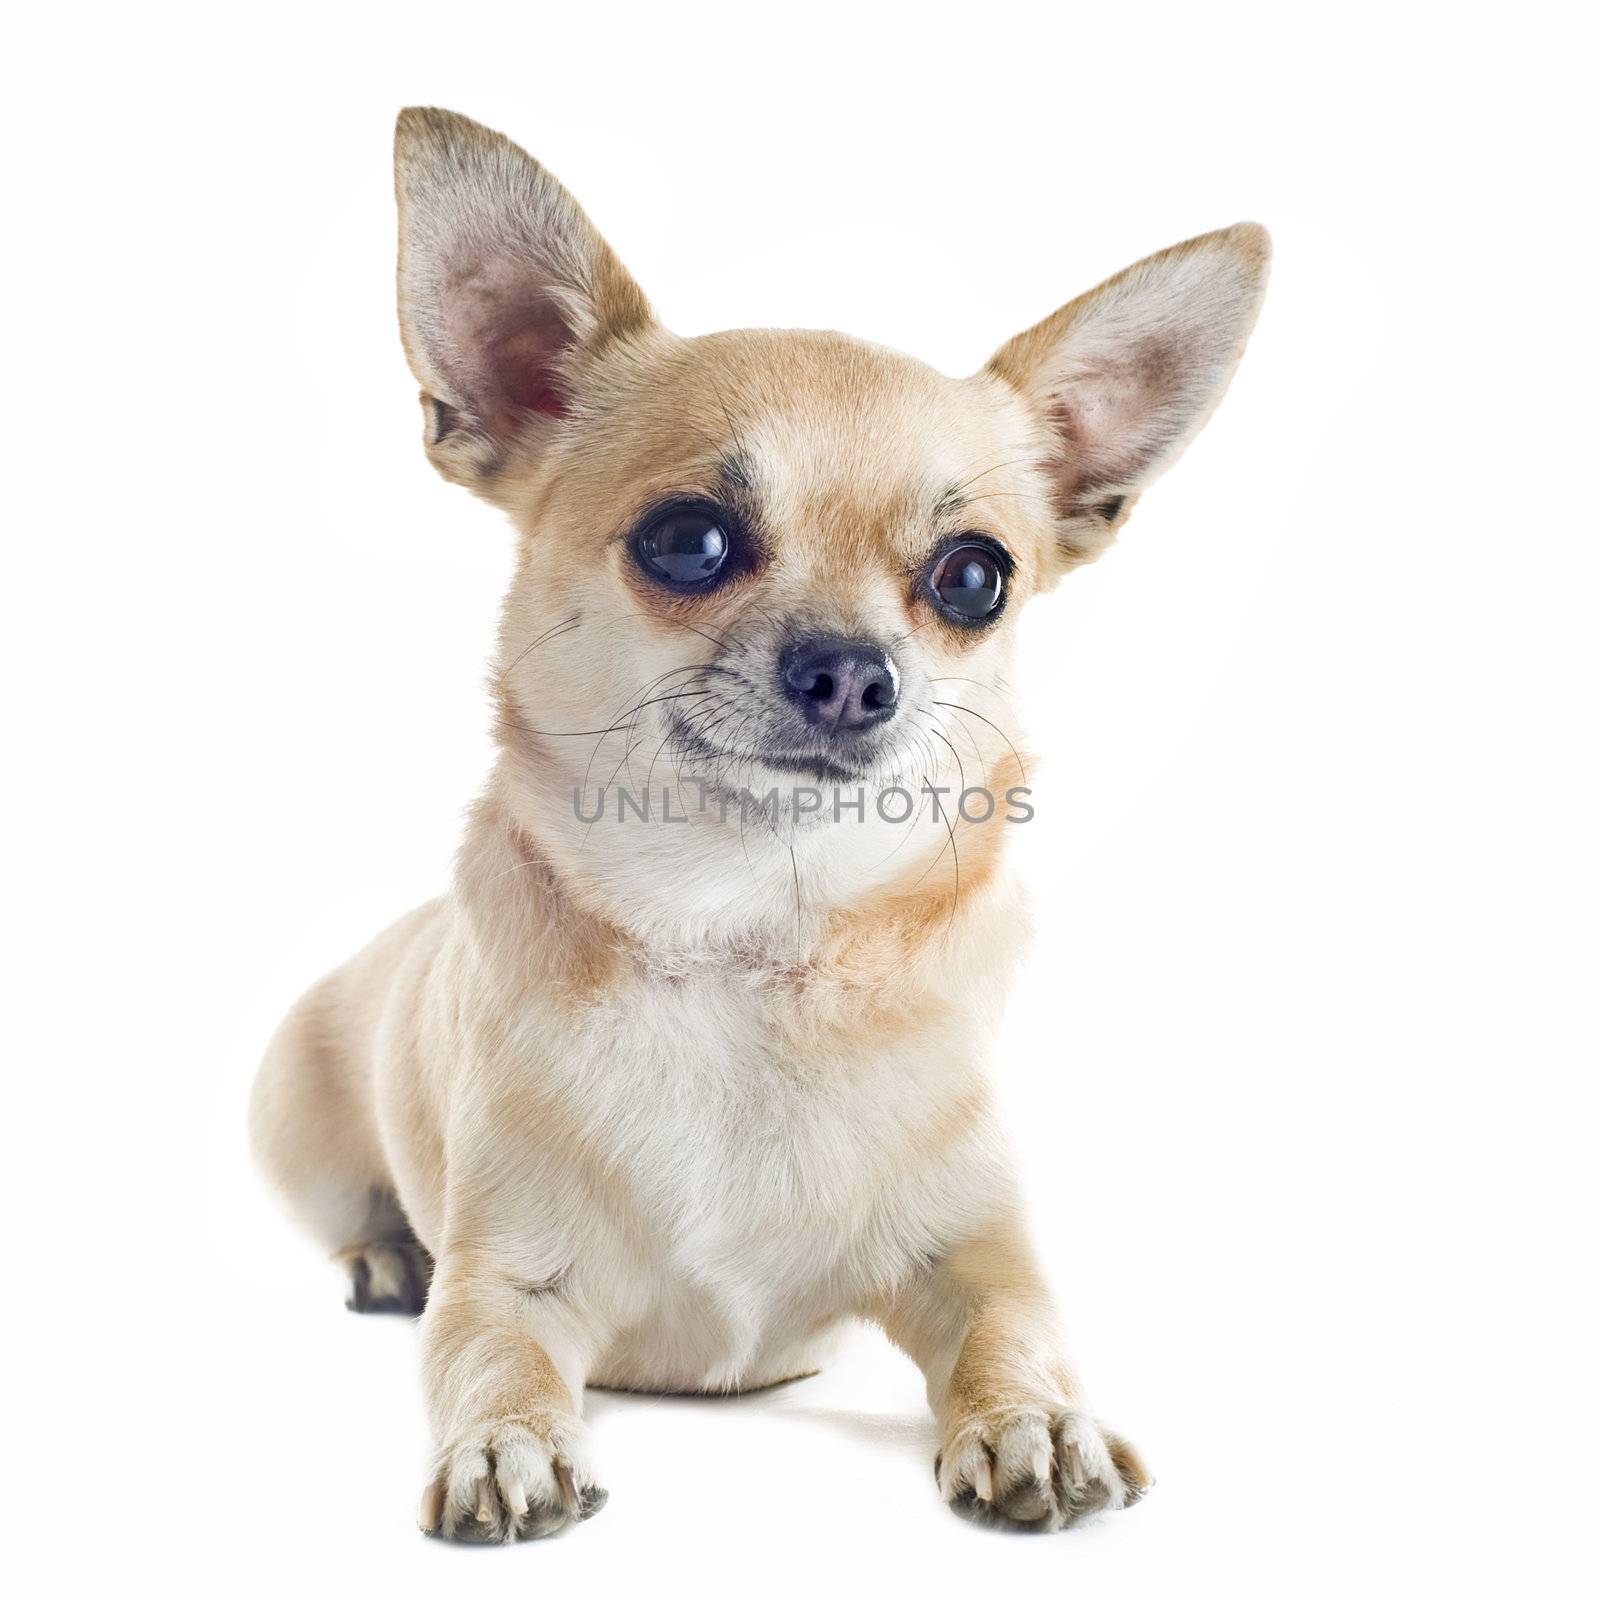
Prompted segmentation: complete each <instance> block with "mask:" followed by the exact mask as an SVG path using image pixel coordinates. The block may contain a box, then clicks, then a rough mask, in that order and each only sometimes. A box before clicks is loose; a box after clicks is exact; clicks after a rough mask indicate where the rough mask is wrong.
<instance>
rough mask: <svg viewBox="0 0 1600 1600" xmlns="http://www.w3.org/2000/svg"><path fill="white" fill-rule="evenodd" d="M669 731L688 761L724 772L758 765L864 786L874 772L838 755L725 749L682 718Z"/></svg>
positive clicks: (765, 748)
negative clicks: (712, 765) (689, 759)
mask: <svg viewBox="0 0 1600 1600" xmlns="http://www.w3.org/2000/svg"><path fill="white" fill-rule="evenodd" d="M670 729H671V737H672V742H673V744H674V745H675V746H676V747H677V749H678V750H679V751H680V752H681V753H682V754H683V755H684V756H685V757H686V758H692V759H698V760H701V761H706V762H712V763H715V765H716V767H717V768H718V769H719V770H721V771H723V772H727V771H728V770H729V769H735V768H738V767H741V766H751V765H759V766H763V767H768V768H771V769H772V770H773V771H776V772H788V773H793V774H794V775H795V776H796V777H802V778H811V779H813V780H815V781H816V782H817V783H864V782H865V781H866V780H867V776H868V774H869V772H870V771H871V767H870V765H867V764H861V763H854V762H850V761H848V760H841V759H840V758H839V757H838V756H837V755H823V754H821V753H820V752H818V751H815V750H790V749H785V748H784V747H783V746H781V745H776V746H767V745H764V744H761V745H759V746H758V747H757V748H753V749H749V750H731V749H723V748H721V747H720V746H718V745H715V744H713V743H711V741H710V740H708V739H703V738H702V737H701V736H700V735H699V734H698V733H696V732H695V730H694V729H693V728H691V727H690V726H689V725H688V723H687V722H685V721H684V719H683V718H682V717H680V716H674V717H673V718H672V719H671V723H670Z"/></svg>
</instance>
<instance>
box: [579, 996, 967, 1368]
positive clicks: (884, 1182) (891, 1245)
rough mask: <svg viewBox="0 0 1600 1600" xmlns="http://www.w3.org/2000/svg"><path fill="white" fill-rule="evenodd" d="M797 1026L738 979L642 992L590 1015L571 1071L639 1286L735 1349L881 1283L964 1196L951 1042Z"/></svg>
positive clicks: (959, 1071) (788, 1011)
mask: <svg viewBox="0 0 1600 1600" xmlns="http://www.w3.org/2000/svg"><path fill="white" fill-rule="evenodd" d="M864 1016H865V1017H870V1013H864ZM806 1020H807V1019H806V1014H805V1012H804V1011H803V1010H797V1009H796V1008H795V1006H794V1003H793V999H792V997H791V996H790V995H787V994H784V993H775V992H774V990H773V988H772V986H771V985H763V984H761V983H758V982H754V981H751V980H749V979H748V978H746V977H744V976H742V975H739V974H707V975H705V976H702V977H695V978H690V979H681V980H676V981H672V982H668V983H656V984H652V985H649V986H647V987H644V988H641V990H639V991H637V992H635V993H633V994H631V995H629V996H628V997H627V999H626V1000H625V1001H624V1002H621V1003H619V1004H617V1005H615V1006H611V1007H607V1008H605V1009H603V1010H599V1011H597V1012H595V1013H594V1014H592V1015H591V1017H590V1019H589V1023H588V1025H587V1026H586V1027H585V1028H584V1029H583V1031H582V1037H581V1040H580V1043H579V1049H578V1057H579V1059H576V1060H573V1061H570V1062H569V1063H568V1064H567V1067H566V1071H567V1073H568V1074H569V1075H570V1078H569V1081H571V1082H574V1083H582V1084H583V1085H584V1086H585V1088H584V1090H583V1098H582V1100H581V1102H580V1105H581V1115H582V1117H583V1121H584V1142H585V1144H586V1146H587V1147H588V1148H589V1149H591V1150H603V1151H604V1152H605V1154H606V1158H607V1164H608V1166H609V1168H610V1171H611V1172H612V1173H613V1174H615V1181H616V1182H617V1184H618V1186H619V1188H620V1191H621V1193H620V1198H621V1200H622V1203H623V1205H624V1206H625V1207H626V1210H627V1211H628V1213H629V1214H630V1216H631V1220H632V1222H633V1225H634V1226H633V1228H632V1229H631V1230H630V1232H631V1234H632V1236H633V1238H634V1239H636V1240H639V1241H642V1251H641V1256H642V1259H640V1260H639V1261H638V1262H637V1263H636V1264H635V1266H634V1269H633V1270H634V1277H635V1279H642V1280H643V1281H644V1282H646V1283H649V1284H650V1286H651V1287H650V1292H651V1293H653V1294H654V1295H657V1296H659V1297H660V1298H661V1300H662V1301H663V1303H666V1302H669V1301H670V1302H671V1303H672V1304H673V1305H675V1306H677V1307H678V1308H679V1309H680V1310H682V1311H684V1312H685V1313H686V1314H688V1315H690V1316H691V1317H693V1316H699V1315H702V1314H704V1316H705V1317H707V1318H708V1319H709V1321H711V1322H716V1321H720V1322H722V1323H724V1324H727V1325H729V1331H730V1335H731V1336H732V1337H733V1338H734V1339H735V1341H736V1342H739V1341H742V1342H745V1343H749V1342H750V1341H752V1340H758V1339H759V1337H760V1336H761V1334H762V1332H763V1330H765V1329H766V1328H768V1327H769V1326H770V1325H771V1324H772V1323H773V1322H774V1321H776V1320H781V1321H786V1322H792V1321H793V1320H795V1319H796V1318H805V1317H807V1316H812V1315H816V1316H822V1315H825V1314H826V1313H827V1312H828V1310H829V1309H830V1308H834V1309H844V1308H845V1307H846V1306H847V1303H848V1302H849V1301H850V1299H851V1298H852V1297H853V1296H858V1295H860V1294H861V1293H864V1292H865V1291H866V1290H867V1288H868V1287H869V1286H871V1285H873V1284H882V1283H884V1282H886V1281H892V1280H893V1279H894V1278H895V1277H897V1276H899V1275H900V1274H901V1273H902V1272H903V1271H904V1270H905V1269H906V1267H907V1266H908V1265H909V1264H910V1263H911V1262H912V1261H914V1260H915V1259H917V1258H918V1257H919V1256H921V1255H925V1254H926V1253H928V1252H929V1251H930V1250H931V1249H934V1248H937V1246H938V1243H939V1241H940V1238H941V1236H942V1235H944V1234H945V1233H946V1230H947V1229H948V1228H949V1227H950V1226H951V1225H952V1223H953V1219H954V1218H955V1217H956V1216H957V1215H958V1214H959V1213H960V1212H961V1211H962V1209H963V1208H964V1206H965V1204H966V1203H967V1201H968V1198H969V1197H968V1196H966V1195H965V1194H964V1193H963V1192H962V1191H963V1190H964V1188H965V1187H967V1185H966V1183H965V1181H964V1176H963V1174H964V1171H965V1167H966V1165H967V1164H968V1163H966V1162H964V1161H963V1160H962V1149H961V1147H962V1144H963V1138H964V1136H966V1135H967V1134H969V1133H970V1132H971V1131H972V1130H971V1129H970V1127H969V1126H968V1124H969V1122H971V1121H973V1120H975V1117H974V1116H972V1115H970V1112H971V1106H972V1100H971V1091H970V1085H971V1083H972V1081H973V1069H972V1063H971V1058H970V1054H969V1053H968V1052H967V1050H966V1049H965V1048H964V1041H962V1040H960V1039H957V1038H952V1037H949V1036H948V1032H947V1031H946V1036H943V1037H939V1036H937V1033H938V1030H933V1031H925V1030H921V1029H916V1028H912V1029H903V1030H901V1031H900V1033H899V1035H898V1036H895V1035H894V1034H892V1033H890V1032H875V1031H873V1030H872V1029H870V1028H869V1027H866V1026H863V1027H862V1028H861V1029H857V1030H851V1029H849V1028H844V1029H840V1028H837V1027H830V1028H816V1029H808V1028H807V1027H806ZM700 1302H703V1303H700Z"/></svg>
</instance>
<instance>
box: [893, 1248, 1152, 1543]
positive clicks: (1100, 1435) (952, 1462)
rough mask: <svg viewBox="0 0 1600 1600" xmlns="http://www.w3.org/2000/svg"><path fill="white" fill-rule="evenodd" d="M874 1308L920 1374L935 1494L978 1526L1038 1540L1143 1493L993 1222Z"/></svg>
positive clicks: (1134, 1458)
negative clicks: (933, 1440) (933, 1420)
mask: <svg viewBox="0 0 1600 1600" xmlns="http://www.w3.org/2000/svg"><path fill="white" fill-rule="evenodd" d="M871 1309H872V1312H873V1314H874V1315H875V1316H876V1317H877V1319H878V1320H879V1321H880V1322H881V1323H882V1324H883V1327H884V1329H885V1331H886V1332H887V1333H888V1334H889V1337H890V1338H891V1339H893V1340H894V1341H895V1343H896V1344H898V1345H899V1346H900V1347H901V1348H902V1349H903V1350H905V1351H906V1353H907V1354H908V1355H910V1356H911V1358H912V1359H913V1360H914V1361H916V1363H917V1364H918V1366H920V1367H921V1368H922V1370H923V1373H924V1375H925V1376H926V1377H927V1380H928V1400H929V1403H930V1404H931V1405H932V1407H933V1410H934V1414H935V1416H936V1417H937V1418H938V1420H939V1425H940V1433H941V1437H942V1440H943V1442H942V1444H941V1447H940V1450H939V1455H938V1457H937V1458H936V1460H935V1463H934V1471H935V1474H936V1476H937V1478H938V1483H939V1489H940V1492H941V1493H942V1494H943V1495H944V1498H945V1499H946V1501H948V1502H949V1503H950V1504H952V1505H953V1506H955V1508H956V1509H957V1510H959V1511H962V1512H965V1513H967V1514H969V1515H972V1516H975V1517H978V1518H981V1519H983V1520H986V1521H994V1522H999V1523H1002V1524H1005V1525H1009V1526H1013V1527H1023V1528H1029V1529H1037V1530H1040V1531H1047V1530H1051V1529H1055V1528H1060V1527H1063V1526H1065V1525H1066V1524H1067V1523H1068V1522H1070V1521H1071V1520H1072V1519H1073V1518H1074V1517H1077V1516H1080V1515H1082V1514H1083V1513H1084V1512H1088V1511H1095V1510H1099V1509H1100V1508H1101V1507H1103V1506H1110V1507H1120V1506H1124V1505H1127V1504H1129V1503H1130V1502H1131V1501H1133V1500H1136V1499H1137V1498H1138V1497H1139V1496H1140V1495H1141V1494H1143V1493H1144V1491H1145V1489H1146V1488H1148V1487H1149V1483H1150V1480H1149V1477H1148V1475H1147V1474H1146V1472H1145V1469H1144V1465H1143V1463H1142V1462H1141V1461H1140V1460H1139V1457H1138V1454H1137V1453H1136V1452H1135V1451H1134V1449H1133V1447H1132V1446H1131V1445H1129V1444H1128V1443H1127V1442H1126V1441H1125V1440H1123V1439H1120V1438H1118V1437H1117V1436H1116V1435H1115V1434H1114V1433H1111V1432H1109V1431H1108V1430H1106V1429H1104V1428H1102V1427H1101V1426H1100V1425H1099V1424H1098V1423H1097V1422H1096V1421H1095V1420H1094V1418H1093V1417H1092V1416H1091V1415H1090V1414H1089V1412H1088V1410H1087V1409H1086V1407H1085V1404H1084V1399H1083V1391H1082V1387H1081V1385H1080V1384H1079V1381H1078V1378H1077V1374H1076V1372H1075V1371H1074V1369H1073V1366H1072V1361H1071V1358H1070V1356H1069V1355H1068V1353H1067V1350H1066V1345H1065V1341H1064V1340H1063V1338H1062V1336H1061V1334H1060V1332H1059V1330H1058V1327H1057V1323H1056V1317H1055V1312H1054V1309H1053V1307H1052V1306H1051V1303H1050V1297H1049V1294H1048V1292H1047V1291H1046V1289H1045V1287H1044V1285H1043V1283H1042V1281H1041V1280H1040V1277H1039V1274H1038V1270H1037V1268H1036V1267H1035V1266H1034V1263H1033V1260H1032V1257H1031V1255H1030V1253H1029V1251H1028V1248H1027V1243H1026V1241H1025V1239H1024V1238H1023V1236H1022V1233H1021V1229H1020V1228H1019V1227H1018V1226H1017V1225H1016V1224H1015V1223H1013V1222H1011V1221H1009V1220H1006V1221H1001V1222H997V1223H996V1224H995V1225H994V1226H993V1227H992V1228H990V1229H989V1230H987V1231H986V1232H984V1233H983V1234H981V1235H979V1236H977V1237H975V1238H972V1239H969V1240H967V1241H966V1242H964V1243H963V1244H961V1245H960V1246H959V1247H957V1248H956V1249H953V1250H951V1251H950V1252H949V1253H947V1254H946V1255H945V1256H944V1257H943V1259H941V1260H940V1261H939V1262H937V1263H936V1264H935V1265H933V1266H932V1267H930V1268H928V1269H927V1270H926V1271H923V1272H921V1273H918V1274H917V1275H916V1276H915V1277H914V1278H912V1279H910V1280H908V1281H907V1282H906V1283H904V1284H903V1285H902V1286H901V1287H900V1288H899V1289H898V1290H897V1291H896V1292H895V1293H894V1294H893V1295H892V1296H890V1297H889V1298H888V1299H887V1300H886V1301H884V1302H881V1303H879V1304H878V1305H876V1306H874V1307H873V1308H871Z"/></svg>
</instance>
